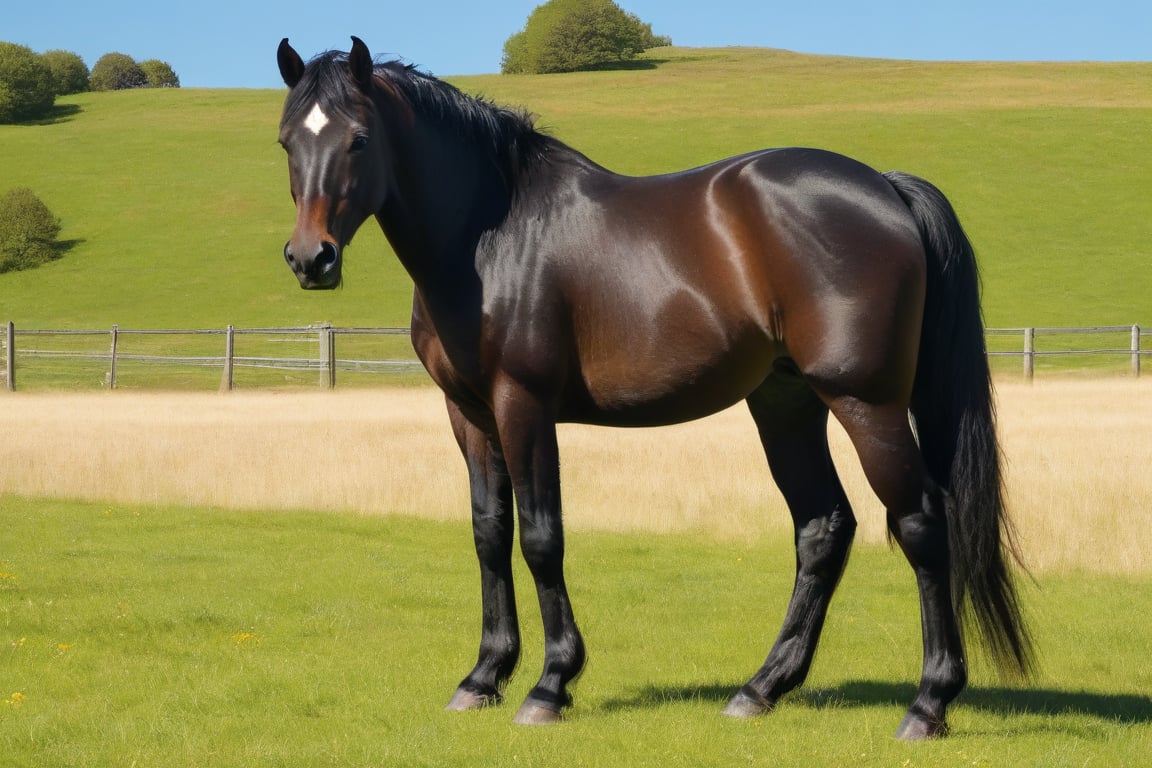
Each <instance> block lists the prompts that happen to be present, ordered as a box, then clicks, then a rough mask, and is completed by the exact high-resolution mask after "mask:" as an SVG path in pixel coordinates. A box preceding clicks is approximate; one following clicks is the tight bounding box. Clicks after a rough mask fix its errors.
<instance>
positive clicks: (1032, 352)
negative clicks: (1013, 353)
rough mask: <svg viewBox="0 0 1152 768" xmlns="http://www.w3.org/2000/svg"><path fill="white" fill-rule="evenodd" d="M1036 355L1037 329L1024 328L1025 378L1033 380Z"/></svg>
mask: <svg viewBox="0 0 1152 768" xmlns="http://www.w3.org/2000/svg"><path fill="white" fill-rule="evenodd" d="M1035 357H1036V329H1035V328H1025V329H1024V378H1025V379H1026V380H1028V381H1032V376H1033V374H1034V372H1035V370H1036V366H1035Z"/></svg>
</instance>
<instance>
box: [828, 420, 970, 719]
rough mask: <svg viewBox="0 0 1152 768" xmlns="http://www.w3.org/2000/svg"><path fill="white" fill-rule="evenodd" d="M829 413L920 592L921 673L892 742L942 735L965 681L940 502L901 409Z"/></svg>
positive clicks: (942, 496)
mask: <svg viewBox="0 0 1152 768" xmlns="http://www.w3.org/2000/svg"><path fill="white" fill-rule="evenodd" d="M833 408H834V409H835V411H836V414H837V417H838V418H839V419H840V421H841V423H842V424H843V425H844V428H845V430H846V431H847V432H848V435H849V437H851V438H852V442H853V444H854V445H855V447H856V451H857V452H858V453H859V455H860V462H861V464H862V465H863V467H864V473H865V475H866V476H867V477H868V482H869V484H870V485H871V486H872V489H873V490H874V491H875V492H876V495H877V496H878V497H879V498H880V501H881V502H883V504H884V505H885V507H887V509H888V527H889V530H891V532H892V535H893V537H894V538H895V539H896V542H897V543H898V544H899V545H900V549H901V550H902V551H903V552H904V556H905V557H906V558H907V559H908V562H909V563H910V564H911V565H912V569H913V571H915V573H916V585H917V587H918V588H919V591H920V624H921V631H922V633H923V639H924V668H923V672H922V675H921V677H920V688H919V690H918V691H917V694H916V698H915V700H914V701H913V702H912V706H911V707H909V709H908V713H907V714H906V715H905V717H904V720H903V722H902V723H901V724H900V728H899V730H897V732H896V736H897V738H901V739H910V740H919V739H926V738H931V737H935V736H943V735H944V734H946V733H947V732H948V726H947V722H946V720H945V714H946V711H947V708H948V705H949V704H950V703H951V702H952V700H953V699H955V698H956V696H957V695H958V694H959V693H960V691H961V690H963V688H964V685H965V684H966V683H967V679H968V678H967V669H966V666H965V661H964V646H963V642H962V639H961V636H960V630H959V626H958V622H957V618H956V611H955V608H954V607H953V603H952V587H951V561H950V558H949V545H948V535H949V534H948V521H947V515H946V504H947V503H948V500H947V497H946V495H945V494H944V493H943V492H942V491H941V490H940V488H939V487H937V485H936V484H935V483H934V482H933V480H932V478H931V477H929V475H928V472H927V470H926V469H925V467H924V462H923V460H922V457H921V455H920V449H919V448H918V446H917V445H916V442H915V438H914V437H913V435H912V430H911V428H910V427H909V425H908V412H907V410H906V409H904V408H901V407H896V406H876V405H869V404H865V403H861V402H859V401H855V400H853V401H849V402H844V403H838V404H834V405H833Z"/></svg>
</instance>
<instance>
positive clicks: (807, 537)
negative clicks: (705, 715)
mask: <svg viewBox="0 0 1152 768" xmlns="http://www.w3.org/2000/svg"><path fill="white" fill-rule="evenodd" d="M748 406H749V409H750V410H751V412H752V415H753V417H754V418H755V420H756V425H757V428H758V429H759V431H760V439H761V442H762V443H763V445H764V451H765V453H766V455H767V457H768V464H769V467H770V468H771V470H772V476H773V479H774V480H775V481H776V484H777V486H779V488H780V490H781V492H782V493H783V494H784V498H785V499H786V500H787V502H788V508H789V510H790V511H791V513H792V519H793V524H794V526H795V542H796V581H795V584H794V586H793V591H792V598H791V600H790V602H789V604H788V612H787V614H786V615H785V617H784V624H783V626H782V627H781V629H780V634H779V636H778V637H777V639H776V643H775V644H774V645H773V646H772V650H771V652H770V653H769V654H768V658H767V660H766V661H765V662H764V666H762V667H761V668H760V670H759V671H758V672H757V673H756V675H755V676H753V677H752V679H751V680H749V681H748V683H747V684H746V685H745V686H744V687H743V688H741V689H740V691H738V692H737V693H736V695H735V696H733V697H732V700H731V701H730V702H729V703H728V706H727V708H726V709H725V710H724V713H725V714H727V715H732V716H735V717H749V716H754V715H758V714H761V713H763V712H765V711H767V710H769V709H771V708H772V707H773V706H774V705H775V703H776V701H777V700H778V699H779V698H780V697H781V696H783V695H784V694H785V693H787V692H788V691H790V690H792V689H793V688H795V687H796V686H798V685H800V683H802V682H803V681H804V678H805V677H806V676H807V674H808V670H809V667H810V666H811V664H812V657H813V655H814V653H815V651H816V644H817V642H818V641H819V639H820V631H821V629H822V628H823V626H824V618H825V616H826V615H827V611H828V604H829V602H830V600H831V598H832V593H833V591H834V590H835V589H836V585H837V583H838V582H839V580H840V575H841V573H842V572H843V570H844V565H845V563H846V561H847V559H848V552H849V550H850V548H851V546H852V538H853V535H854V534H855V531H856V519H855V517H854V516H853V515H852V509H851V507H850V506H849V504H848V499H847V497H846V496H845V494H844V489H843V487H842V486H841V484H840V479H839V477H838V476H837V474H836V468H835V466H834V465H833V464H832V458H831V456H830V454H829V452H828V432H827V423H828V409H827V407H826V406H825V405H824V404H823V403H822V402H821V401H820V400H819V399H818V398H817V397H816V395H815V394H814V393H813V392H812V391H811V390H810V389H809V388H808V387H807V385H806V384H805V383H804V382H803V381H801V380H799V378H798V377H795V378H794V377H787V376H784V377H780V376H776V377H773V379H771V380H769V383H768V385H766V386H765V387H762V388H761V389H760V390H759V391H758V392H756V393H754V394H753V395H752V396H751V397H750V398H749V399H748Z"/></svg>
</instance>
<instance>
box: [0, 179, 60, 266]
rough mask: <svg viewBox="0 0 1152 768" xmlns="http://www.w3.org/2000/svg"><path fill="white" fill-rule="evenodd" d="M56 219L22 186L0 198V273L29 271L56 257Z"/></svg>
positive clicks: (58, 229) (58, 228)
mask: <svg viewBox="0 0 1152 768" xmlns="http://www.w3.org/2000/svg"><path fill="white" fill-rule="evenodd" d="M59 234H60V220H59V219H57V218H56V217H55V216H54V215H52V211H50V210H48V206H46V205H45V204H44V203H43V201H41V200H40V198H38V197H36V195H35V193H33V192H32V190H30V189H28V188H26V187H17V188H16V189H12V190H9V191H8V192H6V193H5V194H4V195H3V196H0V272H12V271H15V270H20V269H31V268H32V267H35V266H39V265H40V264H43V263H44V262H46V261H51V260H52V259H55V258H56V257H57V256H59V254H60V249H59V248H58V247H57V245H56V236H57V235H59Z"/></svg>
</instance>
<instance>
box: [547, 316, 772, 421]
mask: <svg viewBox="0 0 1152 768" xmlns="http://www.w3.org/2000/svg"><path fill="white" fill-rule="evenodd" d="M780 354H782V350H779V349H777V348H776V345H774V344H772V343H771V342H769V341H768V340H767V339H764V338H763V337H761V338H759V339H751V338H749V339H745V340H738V341H737V342H736V343H734V344H732V345H731V346H718V347H716V348H715V349H713V350H710V351H709V352H708V353H703V352H702V351H700V350H696V349H693V348H692V345H691V344H690V343H687V344H682V345H675V344H669V345H667V346H666V347H663V348H661V349H659V350H655V351H652V352H649V353H646V354H639V355H636V356H629V355H618V356H613V357H612V358H611V359H607V360H603V361H599V362H593V363H591V364H588V365H585V366H584V367H583V368H582V370H581V376H580V380H579V381H578V382H574V385H573V387H572V388H571V389H572V391H571V396H570V397H568V398H566V403H565V407H563V408H562V409H561V420H562V421H575V422H582V423H588V424H598V425H603V426H622V427H629V426H660V425H664V424H676V423H680V422H684V421H691V420H693V419H698V418H702V417H704V416H708V415H710V414H713V413H716V412H717V411H721V410H723V409H725V408H727V407H728V406H730V405H732V404H734V403H737V402H739V401H740V400H743V399H744V398H745V397H747V396H748V395H749V394H751V393H752V391H753V390H755V389H756V388H757V387H759V386H760V384H762V383H763V382H764V380H765V379H766V378H767V377H768V374H769V373H770V371H771V369H772V363H773V361H774V360H775V359H776V358H777V357H778V356H779V355H780Z"/></svg>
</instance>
